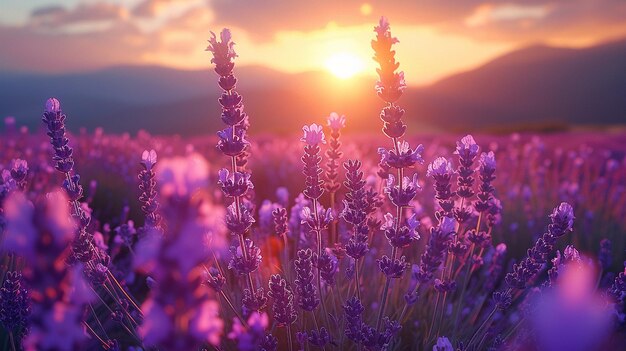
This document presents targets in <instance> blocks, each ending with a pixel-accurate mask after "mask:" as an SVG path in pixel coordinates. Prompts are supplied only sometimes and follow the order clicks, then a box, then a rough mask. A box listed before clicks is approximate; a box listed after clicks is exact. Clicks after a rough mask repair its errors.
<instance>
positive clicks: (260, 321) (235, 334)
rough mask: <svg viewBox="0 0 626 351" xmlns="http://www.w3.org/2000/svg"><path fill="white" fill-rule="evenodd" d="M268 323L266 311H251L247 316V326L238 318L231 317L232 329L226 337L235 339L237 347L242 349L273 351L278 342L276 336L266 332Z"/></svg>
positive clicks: (245, 350) (246, 350)
mask: <svg viewBox="0 0 626 351" xmlns="http://www.w3.org/2000/svg"><path fill="white" fill-rule="evenodd" d="M268 324H269V318H268V317H267V314H266V313H258V312H253V313H252V314H251V315H250V317H248V327H245V326H243V325H242V324H241V322H240V321H239V319H237V318H234V319H233V329H232V331H231V332H230V333H228V338H229V339H233V340H236V341H237V349H238V350H242V351H275V350H276V348H277V346H278V344H277V341H276V338H274V337H273V336H272V335H271V334H266V333H265V330H266V329H267V327H268Z"/></svg>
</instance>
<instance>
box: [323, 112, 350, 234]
mask: <svg viewBox="0 0 626 351" xmlns="http://www.w3.org/2000/svg"><path fill="white" fill-rule="evenodd" d="M327 124H328V127H330V139H329V142H328V145H329V147H328V150H326V157H327V158H328V162H326V173H325V175H326V183H325V184H324V188H325V189H326V191H328V194H329V195H330V208H331V209H332V210H333V211H334V210H335V204H336V193H337V190H338V189H339V187H340V186H341V182H340V181H338V179H337V178H338V177H339V173H338V172H337V169H338V168H339V162H338V160H339V159H340V158H341V156H343V152H341V149H340V148H341V141H340V140H339V137H340V136H341V129H343V128H345V127H346V117H345V116H344V115H341V116H340V115H339V114H337V113H335V112H333V113H331V114H330V115H329V116H328V120H327ZM329 234H330V240H329V241H328V242H329V244H334V243H335V242H336V241H337V239H338V238H337V220H333V221H332V223H331V225H330V232H329Z"/></svg>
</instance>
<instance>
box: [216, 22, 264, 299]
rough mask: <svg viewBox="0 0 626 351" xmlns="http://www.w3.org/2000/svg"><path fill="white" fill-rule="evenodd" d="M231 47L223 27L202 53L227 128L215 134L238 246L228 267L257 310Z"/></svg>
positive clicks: (242, 127) (243, 126)
mask: <svg viewBox="0 0 626 351" xmlns="http://www.w3.org/2000/svg"><path fill="white" fill-rule="evenodd" d="M234 45H235V43H233V42H232V41H231V33H230V30H228V29H226V28H224V29H223V30H222V32H221V33H220V40H219V41H218V39H217V37H216V35H215V33H213V32H211V38H210V39H209V46H208V47H207V49H206V50H207V51H210V52H211V53H212V54H213V58H212V59H211V63H213V64H214V65H215V73H217V75H218V76H219V79H218V84H219V86H220V88H222V89H223V92H222V95H221V96H220V98H219V99H218V101H219V103H220V105H221V106H222V115H221V118H222V122H224V123H225V124H226V125H227V127H226V128H225V129H223V130H221V131H219V132H218V133H217V135H218V136H219V138H220V140H219V141H218V143H217V148H218V149H219V150H220V151H221V152H222V153H223V154H224V155H226V156H228V157H229V158H230V164H231V169H230V171H229V170H227V169H222V170H221V171H219V185H220V186H221V187H222V191H223V192H224V193H225V194H226V196H228V197H231V198H232V199H233V203H232V204H231V205H230V206H229V207H228V213H227V216H226V226H227V228H228V229H229V230H230V231H231V233H232V234H233V235H236V236H237V237H238V239H239V245H238V247H231V252H232V253H233V257H232V260H231V262H230V265H229V267H230V268H232V269H235V270H236V272H237V273H239V274H245V276H246V283H247V286H248V287H247V289H245V290H244V297H243V299H242V302H243V304H244V305H246V306H247V307H248V308H250V309H253V310H257V311H258V310H261V309H262V308H263V307H264V306H265V302H266V301H267V298H265V296H264V293H263V288H259V289H258V290H257V289H256V288H255V285H254V282H253V280H252V277H251V276H250V273H251V272H252V271H254V270H256V268H257V267H258V265H259V263H260V260H261V255H260V254H259V253H258V251H259V249H258V247H256V246H255V245H254V243H253V242H252V241H251V240H250V239H246V238H245V235H246V234H247V232H248V231H249V229H250V226H251V225H252V223H254V221H255V220H254V218H253V217H252V215H251V213H250V210H249V209H248V206H247V205H246V203H245V201H246V200H245V198H244V195H246V193H247V192H248V190H250V189H252V188H254V186H253V184H252V182H251V181H250V174H249V173H247V172H246V171H245V170H244V169H243V168H244V166H245V165H246V162H247V149H248V147H249V145H250V143H249V142H248V141H247V140H246V131H247V129H248V126H249V123H248V115H246V113H245V112H244V110H243V108H244V106H243V98H242V96H241V95H239V93H237V91H235V86H236V84H237V79H236V78H235V76H234V74H233V68H234V67H235V63H234V59H235V57H237V54H236V53H235V50H234V48H233V47H234Z"/></svg>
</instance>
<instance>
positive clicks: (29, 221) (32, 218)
mask: <svg viewBox="0 0 626 351" xmlns="http://www.w3.org/2000/svg"><path fill="white" fill-rule="evenodd" d="M68 204H69V201H68V199H67V196H66V195H65V193H63V192H60V191H57V192H54V193H49V194H48V195H47V196H46V197H45V198H43V199H41V200H40V201H38V202H37V203H35V204H34V205H33V204H32V203H30V202H29V201H28V200H26V199H25V197H24V196H23V195H22V194H21V193H15V194H13V195H12V196H11V197H9V198H8V199H7V200H6V203H5V210H6V219H7V228H6V231H5V237H4V247H5V248H8V249H10V250H13V251H14V252H15V253H16V254H18V255H20V256H22V257H24V258H25V260H26V262H28V264H27V265H26V267H25V269H26V270H25V271H24V277H25V280H26V282H27V283H28V285H29V286H30V287H31V289H33V290H34V291H40V292H44V291H45V292H46V294H35V295H31V298H32V317H31V318H30V331H29V334H28V335H27V336H26V337H25V339H24V343H23V346H24V348H25V349H27V350H34V349H35V348H36V349H37V350H64V351H70V350H75V349H80V348H82V347H83V346H84V345H83V343H84V341H85V334H84V333H83V328H82V325H81V316H82V310H83V306H84V304H86V303H87V302H90V301H91V300H92V298H93V296H92V294H91V291H90V290H89V289H88V288H85V287H84V284H85V283H84V282H83V280H82V274H81V272H80V264H77V265H76V267H75V268H71V269H70V267H68V266H67V265H65V264H64V262H63V261H64V259H65V257H64V251H65V249H66V247H67V245H68V244H69V243H70V241H71V239H72V237H73V232H74V223H73V222H72V220H71V218H72V217H71V215H70V209H69V207H68ZM29 235H34V236H36V237H38V238H40V239H39V240H35V238H34V237H32V238H30V239H29ZM24 238H27V239H29V240H27V241H26V242H25V241H24V240H23V239H24ZM19 242H22V244H17V245H16V244H15V243H19ZM14 302H16V303H18V302H19V301H14ZM5 306H6V305H5ZM5 306H3V307H5Z"/></svg>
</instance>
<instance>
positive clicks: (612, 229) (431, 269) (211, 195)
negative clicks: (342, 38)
mask: <svg viewBox="0 0 626 351" xmlns="http://www.w3.org/2000/svg"><path fill="white" fill-rule="evenodd" d="M396 43H397V39H396V38H394V37H393V36H392V35H391V32H390V27H389V24H388V23H387V22H386V20H385V19H381V21H380V23H379V24H378V26H376V28H375V38H374V40H373V41H372V48H373V49H374V59H375V60H376V61H377V62H378V63H379V65H380V68H379V70H378V73H379V77H380V79H379V81H378V83H377V85H376V87H375V90H373V92H372V98H375V94H377V95H378V97H379V98H380V99H381V100H382V102H383V103H381V107H382V110H381V111H380V112H378V111H372V115H374V116H375V115H376V114H379V115H380V120H382V122H381V121H380V120H376V119H373V120H372V122H371V124H372V126H375V127H373V128H372V134H371V135H351V134H350V133H349V130H350V123H351V120H350V116H342V115H340V114H337V113H330V114H329V116H328V117H326V118H322V117H312V120H311V122H316V123H313V124H310V125H306V126H304V127H303V130H302V133H301V134H299V135H295V134H294V135H293V136H291V137H280V138H279V137H275V136H271V135H264V136H255V135H249V134H248V132H247V130H248V126H249V125H250V123H262V116H250V117H248V116H247V115H246V114H245V112H244V107H243V103H242V97H241V96H240V95H239V94H238V93H237V92H236V83H237V79H239V78H240V79H245V77H237V78H235V76H234V73H233V72H234V71H233V70H234V59H235V57H236V54H235V51H234V47H233V45H234V44H233V42H232V40H231V37H230V32H229V31H228V30H223V31H222V32H221V33H220V35H219V36H218V37H216V36H215V35H214V36H213V37H212V38H211V39H210V40H209V47H208V49H207V50H208V51H209V52H210V54H209V55H212V56H209V57H212V59H211V63H212V64H213V65H214V67H215V72H216V73H217V80H218V84H219V86H220V87H221V88H222V89H223V94H222V96H221V97H220V100H219V101H220V104H221V105H222V107H223V109H222V111H221V112H220V111H213V112H212V115H214V116H216V117H215V118H219V117H217V116H221V120H222V121H223V122H224V129H223V130H221V131H218V132H217V137H203V138H196V139H182V138H180V137H175V136H152V135H149V134H148V133H145V132H140V133H139V134H138V135H137V136H134V137H131V136H129V135H109V134H105V133H104V132H102V131H101V130H96V131H95V132H94V133H91V134H89V133H86V132H85V133H80V134H78V135H73V134H70V133H69V132H68V131H66V124H65V122H66V119H72V118H79V116H66V115H65V114H64V113H63V109H62V106H61V103H60V102H59V101H58V100H57V99H54V98H51V99H49V100H48V101H46V102H45V105H44V106H42V110H43V117H42V121H43V122H42V129H41V131H39V132H32V131H29V130H27V129H26V128H20V127H19V126H16V125H15V122H14V120H12V119H7V120H5V132H4V134H3V135H2V138H1V139H0V148H1V149H0V169H2V175H1V179H0V205H1V207H0V235H1V236H0V240H1V243H2V245H1V252H2V266H1V270H2V271H1V274H2V287H1V289H0V324H1V325H2V334H1V336H0V345H2V347H3V349H5V350H21V349H23V350H99V349H102V350H132V351H137V350H267V351H270V350H289V351H292V350H314V349H322V350H433V351H454V350H467V351H470V350H492V351H496V350H581V351H583V350H624V349H625V348H626V325H625V322H626V321H625V310H624V299H625V297H626V270H625V267H624V260H625V259H626V251H625V248H626V235H625V233H626V136H624V135H623V134H607V133H593V132H581V133H564V134H552V135H543V136H534V135H526V134H514V135H508V136H501V135H500V136H490V135H474V136H471V135H466V136H463V135H459V136H457V135H412V136H408V135H405V130H406V125H405V123H404V122H403V115H404V114H405V111H404V110H403V109H402V107H401V100H400V102H398V101H399V98H400V97H401V95H402V92H403V89H404V86H405V85H404V76H403V73H402V72H400V71H398V66H399V64H398V63H397V62H396V61H395V57H394V56H395V51H394V50H393V49H392V47H393V46H394V44H396ZM34 103H37V102H34ZM39 103H42V105H43V102H39ZM220 113H221V115H220ZM407 113H415V114H418V113H419V112H418V111H410V112H409V111H407ZM380 126H382V133H379V132H377V131H378V130H379V129H380ZM213 132H215V131H207V134H211V135H213ZM215 145H217V148H216V147H215Z"/></svg>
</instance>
